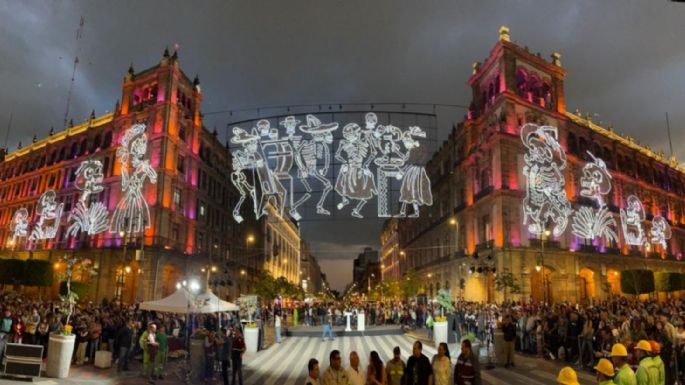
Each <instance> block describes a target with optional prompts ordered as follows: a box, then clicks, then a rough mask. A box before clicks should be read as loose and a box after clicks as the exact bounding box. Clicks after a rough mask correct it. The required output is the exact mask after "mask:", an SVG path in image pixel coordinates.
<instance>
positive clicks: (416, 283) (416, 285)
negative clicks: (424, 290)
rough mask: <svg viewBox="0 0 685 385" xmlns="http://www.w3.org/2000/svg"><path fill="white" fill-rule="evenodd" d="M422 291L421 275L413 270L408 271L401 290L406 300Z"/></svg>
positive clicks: (403, 278)
mask: <svg viewBox="0 0 685 385" xmlns="http://www.w3.org/2000/svg"><path fill="white" fill-rule="evenodd" d="M420 289H421V280H420V279H419V275H418V274H417V273H416V271H415V270H414V269H413V268H410V269H409V270H407V272H406V273H405V274H404V277H402V283H401V284H400V290H401V291H402V296H403V297H405V298H409V297H414V296H416V295H417V294H419V290H420Z"/></svg>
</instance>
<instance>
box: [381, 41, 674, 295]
mask: <svg viewBox="0 0 685 385" xmlns="http://www.w3.org/2000/svg"><path fill="white" fill-rule="evenodd" d="M565 76H566V70H565V69H564V68H563V67H562V66H561V61H560V55H559V54H558V53H553V54H552V56H551V61H547V60H545V59H543V58H542V57H541V56H540V54H533V53H531V52H529V51H528V48H527V47H526V48H523V47H520V46H518V45H516V44H514V43H512V42H511V41H510V37H509V31H508V29H507V28H506V27H502V28H501V29H500V37H499V41H498V42H497V44H495V46H494V48H493V49H492V51H491V52H490V55H489V56H488V57H487V59H486V60H485V61H484V62H483V63H474V65H473V73H472V75H471V77H470V78H469V80H468V84H469V86H470V87H471V90H472V94H473V96H472V102H471V105H470V108H469V111H468V114H467V116H466V117H465V120H464V121H463V122H461V123H459V124H458V125H457V126H455V127H454V128H453V130H452V132H451V133H450V135H449V137H448V139H447V140H446V141H445V142H444V144H443V145H442V147H441V148H440V149H439V150H438V152H437V153H436V154H435V155H434V157H433V158H432V159H431V161H430V162H429V164H428V166H427V169H428V171H429V175H430V177H431V181H432V183H433V187H432V188H433V194H434V204H433V206H432V207H431V208H430V210H432V211H431V212H430V213H428V212H427V213H425V214H424V213H422V216H421V218H417V219H402V220H400V221H399V225H398V233H399V238H400V239H401V240H402V241H401V250H402V252H403V253H405V254H406V257H407V265H408V266H409V267H414V268H416V269H417V270H418V271H419V273H420V274H421V276H422V279H423V281H424V282H425V289H426V292H427V293H428V294H429V295H435V294H436V292H437V290H438V289H440V288H446V289H449V290H451V292H452V294H453V295H455V296H458V297H462V298H465V299H469V300H477V301H482V300H497V301H501V300H503V299H504V293H503V291H496V290H495V278H496V275H497V274H500V273H503V272H510V273H512V274H513V277H514V278H515V279H516V280H517V281H518V283H519V284H520V285H521V288H522V292H523V293H522V294H521V295H520V296H514V298H519V297H520V298H521V299H524V300H529V299H531V298H532V299H534V300H545V299H547V300H551V301H560V300H571V301H581V302H583V301H590V300H591V299H600V298H606V297H608V296H610V295H612V294H619V293H620V276H621V272H622V271H624V270H627V269H637V268H642V269H644V268H647V269H652V270H654V271H676V272H680V271H683V270H685V269H684V268H685V264H683V263H682V262H681V261H680V260H681V258H682V254H683V251H684V250H685V199H684V198H683V196H684V195H683V194H685V173H684V171H685V170H684V169H683V168H682V167H681V166H679V165H678V163H677V162H676V160H675V159H667V158H665V157H664V156H663V154H660V153H656V152H654V151H652V150H650V149H649V148H647V147H643V146H640V145H639V144H637V143H636V142H635V141H634V140H633V139H632V138H630V137H625V136H622V135H619V134H617V133H616V132H614V130H613V129H612V128H611V127H608V128H604V127H601V126H599V125H597V124H595V123H594V122H593V121H592V119H591V116H590V115H589V114H588V115H587V116H585V117H583V116H581V114H580V113H579V112H576V113H570V112H567V111H566V101H565V96H564V78H565ZM527 124H528V125H527ZM544 126H551V127H556V128H557V129H552V128H550V127H544ZM522 130H524V132H522ZM541 143H544V145H542V144H541ZM549 143H552V147H549ZM555 143H556V144H555ZM554 145H556V146H557V147H553V146H554ZM545 146H547V147H545ZM543 149H544V150H545V151H541V150H543ZM536 151H537V152H536ZM538 156H539V157H541V159H543V160H544V162H548V163H545V164H546V165H547V166H550V167H549V170H547V171H544V170H543V171H540V170H541V169H540V168H539V166H540V165H539V164H535V163H534V162H535V157H538ZM547 157H548V158H547ZM550 162H551V165H550ZM555 162H556V163H555ZM600 174H603V175H600ZM536 178H537V179H536ZM541 183H543V184H544V183H548V184H549V186H552V187H550V189H554V188H556V189H557V190H558V191H556V192H554V193H551V195H550V192H549V190H545V189H539V190H538V189H537V187H536V186H538V185H540V184H541ZM607 187H608V188H607ZM592 191H595V192H596V194H595V193H593V192H592ZM536 194H537V195H536ZM524 198H525V199H526V201H525V202H524ZM544 199H547V205H548V206H545V205H542V206H538V207H533V210H531V207H530V205H531V204H535V202H536V200H538V203H539V200H544ZM631 201H632V202H633V203H631ZM531 202H533V203H531ZM550 202H551V203H550ZM635 202H637V203H635ZM640 202H641V204H640ZM641 209H642V213H641V214H640V210H641ZM540 212H543V214H539V213H540ZM631 213H632V215H634V217H635V218H639V219H637V220H634V221H633V222H630V221H631V219H630V216H631ZM584 214H587V215H584ZM540 215H542V217H540ZM626 217H628V218H627V219H626ZM594 219H597V220H599V219H602V220H603V222H602V226H597V227H592V226H588V225H587V224H588V223H589V222H592V220H594ZM631 223H632V224H631ZM630 225H633V226H635V229H638V230H639V234H638V236H639V237H640V238H642V239H641V240H639V241H635V239H633V238H635V236H634V235H635V233H633V234H632V235H631V233H630V230H627V229H626V226H630ZM638 230H636V231H638ZM669 230H670V231H669ZM664 234H666V236H664ZM668 235H672V236H670V238H669V237H668ZM385 239H389V238H388V237H387V236H386V237H385V238H382V239H381V244H383V243H384V240H385ZM386 268H387V267H386ZM509 297H511V296H509Z"/></svg>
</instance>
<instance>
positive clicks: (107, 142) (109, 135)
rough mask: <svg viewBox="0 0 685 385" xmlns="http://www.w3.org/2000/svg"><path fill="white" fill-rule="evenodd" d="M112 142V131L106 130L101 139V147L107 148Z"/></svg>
mask: <svg viewBox="0 0 685 385" xmlns="http://www.w3.org/2000/svg"><path fill="white" fill-rule="evenodd" d="M111 144H112V131H107V133H106V134H105V139H104V140H103V141H102V148H108V147H109V146H110V145H111Z"/></svg>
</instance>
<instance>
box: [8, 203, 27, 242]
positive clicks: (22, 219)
mask: <svg viewBox="0 0 685 385" xmlns="http://www.w3.org/2000/svg"><path fill="white" fill-rule="evenodd" d="M10 231H11V232H12V241H14V242H16V241H17V238H26V237H28V235H29V211H28V210H27V209H26V208H25V207H22V208H20V209H17V211H15V212H14V215H13V216H12V222H10Z"/></svg>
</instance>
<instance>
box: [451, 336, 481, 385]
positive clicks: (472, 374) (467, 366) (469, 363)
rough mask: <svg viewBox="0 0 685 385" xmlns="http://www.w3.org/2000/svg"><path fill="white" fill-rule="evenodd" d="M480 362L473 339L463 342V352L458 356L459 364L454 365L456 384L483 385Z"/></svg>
mask: <svg viewBox="0 0 685 385" xmlns="http://www.w3.org/2000/svg"><path fill="white" fill-rule="evenodd" d="M481 383H482V382H481V378H480V363H479V362H478V357H476V355H475V354H473V350H472V349H471V341H470V340H467V339H465V340H463V341H462V342H461V354H459V357H457V364H456V365H455V366H454V384H455V385H481Z"/></svg>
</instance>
